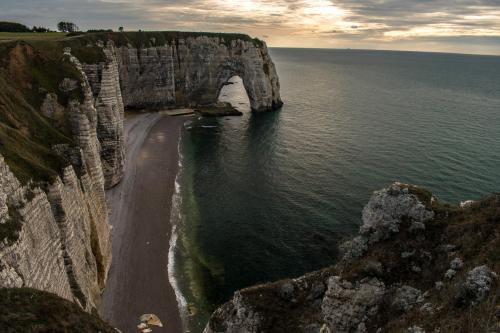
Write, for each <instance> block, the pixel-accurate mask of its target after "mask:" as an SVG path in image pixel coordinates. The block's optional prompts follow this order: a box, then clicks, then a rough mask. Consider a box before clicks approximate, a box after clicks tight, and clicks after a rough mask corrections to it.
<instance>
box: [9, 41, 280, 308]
mask: <svg viewBox="0 0 500 333" xmlns="http://www.w3.org/2000/svg"><path fill="white" fill-rule="evenodd" d="M234 75H239V76H241V77H242V78H243V80H244V84H245V87H246V89H247V92H248V95H249V97H250V101H251V105H252V109H253V110H254V111H267V110H274V109H276V108H278V107H279V106H281V104H282V103H281V100H280V96H279V81H278V77H277V75H276V69H275V67H274V64H273V63H272V61H271V59H270V57H269V54H268V52H267V48H266V46H265V44H264V43H262V42H260V41H257V40H252V39H250V38H249V37H248V36H244V35H218V34H199V33H193V34H191V33H177V32H173V33H146V34H143V33H131V34H110V35H108V34H104V35H103V34H95V35H89V36H87V35H85V36H83V37H76V38H70V39H67V40H63V41H54V42H48V41H39V42H32V44H28V43H25V42H11V43H3V44H2V45H0V287H5V288H15V287H30V288H35V289H39V290H44V291H49V292H52V293H55V294H57V295H58V296H60V297H62V298H65V299H68V300H71V301H74V302H76V303H77V304H79V305H80V306H81V307H82V308H84V309H85V310H87V311H91V310H93V309H96V308H97V307H98V306H99V302H100V291H101V290H102V288H103V287H104V285H105V282H106V277H107V273H108V270H109V266H110V262H111V246H110V237H109V234H110V230H109V225H108V220H107V213H108V212H107V207H106V198H105V189H106V188H110V187H112V186H114V185H116V184H117V183H118V182H119V181H120V179H121V178H122V175H123V172H124V170H123V167H124V155H125V150H124V138H123V118H124V107H132V108H156V109H158V108H168V107H177V106H197V105H205V104H213V103H215V102H216V101H217V97H218V94H219V91H220V89H221V88H222V86H223V84H224V83H225V82H226V81H227V80H228V79H229V78H230V77H232V76H234Z"/></svg>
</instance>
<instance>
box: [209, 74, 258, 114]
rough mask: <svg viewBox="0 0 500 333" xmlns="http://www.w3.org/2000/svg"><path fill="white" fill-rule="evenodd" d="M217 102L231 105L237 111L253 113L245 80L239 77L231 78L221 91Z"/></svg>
mask: <svg viewBox="0 0 500 333" xmlns="http://www.w3.org/2000/svg"><path fill="white" fill-rule="evenodd" d="M217 102H221V103H229V104H231V106H232V107H233V108H235V109H236V110H238V111H240V112H243V113H246V112H250V111H251V104H250V98H249V96H248V93H247V90H246V89H245V85H244V84H243V79H242V78H241V77H240V76H239V75H233V76H231V77H230V78H229V79H228V80H227V81H226V82H225V83H224V84H223V85H222V88H221V89H220V90H219V94H218V95H217Z"/></svg>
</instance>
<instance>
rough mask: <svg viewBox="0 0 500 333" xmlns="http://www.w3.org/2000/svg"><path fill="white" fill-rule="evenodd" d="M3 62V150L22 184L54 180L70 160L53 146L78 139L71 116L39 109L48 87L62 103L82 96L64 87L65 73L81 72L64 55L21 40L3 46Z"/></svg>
mask: <svg viewBox="0 0 500 333" xmlns="http://www.w3.org/2000/svg"><path fill="white" fill-rule="evenodd" d="M16 48H17V49H16ZM0 64H1V66H0V153H1V154H2V155H3V156H4V158H5V161H6V162H7V164H8V165H9V166H10V168H11V170H12V172H13V173H14V174H15V175H16V176H17V177H18V178H19V180H20V181H21V182H22V183H27V182H28V181H29V180H30V179H32V180H35V181H51V180H52V179H53V178H54V177H55V176H56V175H57V174H58V173H60V171H61V170H62V168H63V167H64V166H66V165H67V162H66V161H64V160H63V159H62V158H61V157H59V156H58V155H56V154H55V153H54V152H53V150H52V146H53V145H54V144H60V143H66V144H72V140H71V131H70V128H69V124H68V119H67V117H66V116H64V115H63V116H62V117H61V118H60V119H55V120H52V119H48V118H46V117H44V116H43V115H42V114H41V112H40V111H39V108H40V105H41V104H42V101H43V99H44V98H45V95H46V94H47V92H56V93H57V95H58V99H59V102H60V103H61V104H64V103H67V101H68V100H69V99H70V98H77V99H81V98H82V97H81V91H80V89H77V90H75V91H73V92H70V93H68V94H66V93H63V92H61V91H59V89H58V85H59V82H61V81H62V79H63V78H64V77H71V78H76V79H78V73H76V72H75V69H74V67H73V66H72V65H71V64H69V63H67V62H64V61H61V59H60V56H58V57H51V55H50V54H44V53H43V52H40V51H39V50H33V49H32V47H31V46H30V45H27V44H22V43H18V42H13V43H8V44H1V45H0Z"/></svg>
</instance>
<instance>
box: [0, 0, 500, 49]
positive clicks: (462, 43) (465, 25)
mask: <svg viewBox="0 0 500 333" xmlns="http://www.w3.org/2000/svg"><path fill="white" fill-rule="evenodd" d="M0 20H9V21H18V22H21V23H24V24H26V25H29V26H31V25H43V26H46V27H50V28H53V29H55V27H56V24H57V22H58V21H60V20H67V21H72V22H74V23H76V24H77V25H78V26H79V27H80V28H81V29H82V30H87V29H91V28H111V29H114V30H117V29H118V27H119V26H123V27H124V28H125V30H138V29H142V30H186V31H217V32H219V31H220V32H242V33H247V34H249V35H251V36H253V37H258V38H261V39H264V40H265V41H266V42H267V44H268V45H269V46H271V47H314V48H358V49H386V50H387V49H391V50H413V51H435V52H458V53H478V54H494V55H500V0H276V1H271V0H233V1H231V0H79V1H77V0H31V1H27V0H0Z"/></svg>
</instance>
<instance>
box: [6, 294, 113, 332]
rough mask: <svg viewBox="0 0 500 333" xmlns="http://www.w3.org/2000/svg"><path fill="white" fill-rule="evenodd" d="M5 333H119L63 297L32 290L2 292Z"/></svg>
mask: <svg viewBox="0 0 500 333" xmlns="http://www.w3.org/2000/svg"><path fill="white" fill-rule="evenodd" d="M0 331H1V332H3V333H18V332H23V333H35V332H52V333H59V332H60V333H63V332H79V333H85V332H88V333H95V332H101V333H112V332H114V333H116V330H115V329H114V328H112V327H111V326H109V325H108V324H107V323H105V322H104V321H102V320H101V319H100V318H99V317H98V316H96V315H91V314H89V313H87V312H85V311H83V310H82V309H81V308H80V307H79V306H78V305H76V304H75V303H73V302H70V301H68V300H65V299H63V298H60V297H59V296H56V295H54V294H51V293H47V292H44V291H40V290H35V289H30V288H19V289H0Z"/></svg>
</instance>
